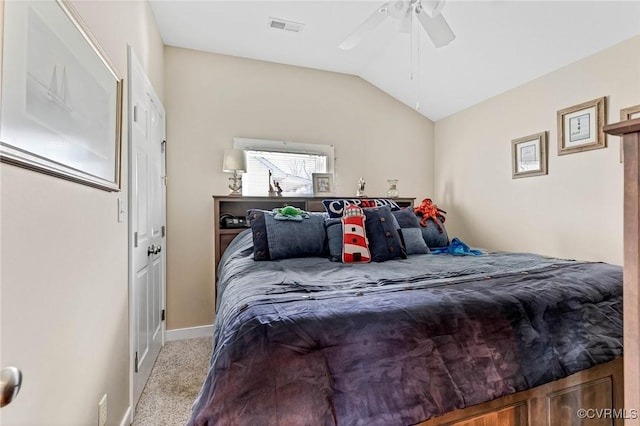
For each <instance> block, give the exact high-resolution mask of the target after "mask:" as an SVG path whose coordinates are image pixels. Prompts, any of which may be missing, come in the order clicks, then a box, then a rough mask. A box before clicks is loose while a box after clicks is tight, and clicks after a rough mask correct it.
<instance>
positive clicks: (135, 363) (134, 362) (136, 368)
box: [133, 351, 138, 373]
mask: <svg viewBox="0 0 640 426" xmlns="http://www.w3.org/2000/svg"><path fill="white" fill-rule="evenodd" d="M133 364H134V366H133V368H134V370H133V371H135V372H136V373H137V372H138V351H136V358H135V359H134V361H133Z"/></svg>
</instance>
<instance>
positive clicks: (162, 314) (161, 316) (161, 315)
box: [160, 309, 165, 321]
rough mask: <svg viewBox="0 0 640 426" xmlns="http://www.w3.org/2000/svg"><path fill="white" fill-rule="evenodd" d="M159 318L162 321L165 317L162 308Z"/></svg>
mask: <svg viewBox="0 0 640 426" xmlns="http://www.w3.org/2000/svg"><path fill="white" fill-rule="evenodd" d="M160 319H161V320H162V321H164V319H165V313H164V309H163V310H162V313H161V314H160Z"/></svg>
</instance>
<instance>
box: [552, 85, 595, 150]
mask: <svg viewBox="0 0 640 426" xmlns="http://www.w3.org/2000/svg"><path fill="white" fill-rule="evenodd" d="M606 113H607V112H606V97H602V98H597V99H594V100H591V101H588V102H584V103H581V104H578V105H574V106H572V107H569V108H564V109H561V110H560V111H558V155H565V154H572V153H575V152H582V151H589V150H592V149H600V148H606V147H607V136H606V134H605V133H604V131H603V129H602V128H603V127H604V125H605V124H606V123H605V118H606Z"/></svg>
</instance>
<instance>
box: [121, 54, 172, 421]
mask: <svg viewBox="0 0 640 426" xmlns="http://www.w3.org/2000/svg"><path fill="white" fill-rule="evenodd" d="M164 153H165V113H164V108H163V106H162V104H161V103H160V101H159V100H158V97H157V95H156V94H155V91H154V89H153V86H152V85H151V83H150V82H149V79H148V78H147V76H146V75H145V73H144V70H143V68H142V66H141V65H140V63H139V61H138V60H137V58H136V57H135V54H134V53H133V50H132V49H131V48H129V176H130V180H129V185H130V188H129V205H130V206H131V208H130V211H131V214H130V216H129V229H130V247H129V253H130V259H129V262H130V267H129V297H130V299H129V300H130V313H129V315H130V317H129V321H130V330H131V350H132V354H131V355H132V380H131V383H132V392H131V393H132V407H133V408H134V411H135V406H136V404H137V403H138V399H139V398H140V394H141V393H142V391H143V389H144V386H145V384H146V382H147V380H148V378H149V375H150V373H151V368H152V367H153V364H154V362H155V360H156V358H157V356H158V353H159V352H160V348H161V347H162V346H163V345H164V305H165V303H164V299H165V270H166V268H165V253H166V246H165V241H166V239H165V186H164V164H165V161H164Z"/></svg>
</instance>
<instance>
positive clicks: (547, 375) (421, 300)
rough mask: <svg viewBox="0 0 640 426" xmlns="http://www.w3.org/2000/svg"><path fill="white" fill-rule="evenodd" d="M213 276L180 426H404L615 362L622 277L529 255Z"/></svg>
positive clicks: (238, 245)
mask: <svg viewBox="0 0 640 426" xmlns="http://www.w3.org/2000/svg"><path fill="white" fill-rule="evenodd" d="M251 244H252V241H251V232H250V231H245V232H244V233H243V234H241V235H240V236H238V237H237V238H236V239H235V240H234V241H233V242H232V244H231V245H230V247H229V248H228V249H227V251H226V252H225V253H224V256H223V259H222V260H221V263H220V265H221V267H220V270H219V290H218V291H219V293H220V294H218V300H219V307H218V313H217V315H216V321H215V330H214V351H213V355H212V359H211V366H210V370H209V374H208V376H207V378H206V380H205V383H204V385H203V387H202V390H201V392H200V394H199V396H198V398H197V400H196V402H195V404H194V406H193V415H192V418H191V420H190V422H189V424H190V425H214V424H216V425H230V424H234V425H334V424H339V425H364V424H366V425H409V424H414V423H417V422H419V421H422V420H426V419H429V418H431V417H434V416H438V415H442V414H444V413H445V412H448V411H451V410H454V409H458V408H463V407H467V406H470V405H474V404H478V403H482V402H485V401H488V400H491V399H494V398H497V397H499V396H502V395H506V394H510V393H514V392H518V391H521V390H525V389H528V388H531V387H534V386H538V385H541V384H544V383H547V382H550V381H553V380H557V379H559V378H562V377H565V376H567V375H570V374H572V373H575V372H577V371H580V370H584V369H587V368H590V367H592V366H594V365H596V364H599V363H604V362H607V361H610V360H613V359H614V358H617V357H620V356H622V268H621V267H619V266H613V265H609V264H604V263H589V262H578V261H571V260H561V259H552V258H545V257H541V256H537V255H532V254H516V253H498V254H488V255H485V256H463V257H460V256H450V255H439V256H433V255H413V256H409V258H408V259H404V260H393V261H387V262H384V263H369V264H342V263H335V262H329V261H328V260H327V259H322V258H303V259H286V260H280V261H271V262H255V261H254V260H253V259H252V252H251V247H252V246H251Z"/></svg>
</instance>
